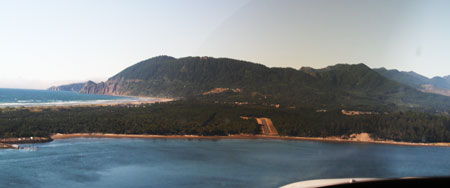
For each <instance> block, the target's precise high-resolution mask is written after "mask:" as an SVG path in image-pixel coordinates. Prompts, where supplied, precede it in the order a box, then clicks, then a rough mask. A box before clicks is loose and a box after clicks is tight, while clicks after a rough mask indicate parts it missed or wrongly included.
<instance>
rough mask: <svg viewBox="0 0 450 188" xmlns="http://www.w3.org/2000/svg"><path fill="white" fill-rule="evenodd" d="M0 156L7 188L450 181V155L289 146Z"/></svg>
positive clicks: (266, 143)
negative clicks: (421, 178) (376, 179)
mask: <svg viewBox="0 0 450 188" xmlns="http://www.w3.org/2000/svg"><path fill="white" fill-rule="evenodd" d="M34 146H36V147H38V151H24V150H0V167H1V168H0V185H2V186H3V187H107V188H112V187H278V186H282V185H285V184H289V183H292V182H296V181H300V180H309V179H317V178H344V177H405V176H443V175H450V157H449V156H450V148H445V147H415V146H393V145H380V144H352V143H327V142H313V141H286V140H262V139H261V140H198V139H192V140H190V139H108V138H75V139H66V140H56V141H53V142H51V143H45V144H36V145H34Z"/></svg>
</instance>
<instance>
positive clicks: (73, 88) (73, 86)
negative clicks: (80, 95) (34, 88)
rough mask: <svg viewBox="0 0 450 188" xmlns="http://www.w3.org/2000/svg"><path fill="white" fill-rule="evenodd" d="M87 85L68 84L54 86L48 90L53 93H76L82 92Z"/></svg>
mask: <svg viewBox="0 0 450 188" xmlns="http://www.w3.org/2000/svg"><path fill="white" fill-rule="evenodd" d="M85 84H86V83H75V84H67V85H62V86H52V87H50V88H48V90H51V91H75V92H80V91H81V89H82V88H83V87H84V85H85Z"/></svg>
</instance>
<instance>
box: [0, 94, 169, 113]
mask: <svg viewBox="0 0 450 188" xmlns="http://www.w3.org/2000/svg"><path fill="white" fill-rule="evenodd" d="M133 98H136V99H138V100H134V101H128V100H117V101H108V102H103V103H67V104H54V105H36V106H34V105H31V106H26V105H24V106H0V110H1V109H8V108H9V109H46V108H71V107H100V106H119V105H141V104H154V103H161V102H170V101H174V100H175V99H173V98H158V97H155V98H153V97H133Z"/></svg>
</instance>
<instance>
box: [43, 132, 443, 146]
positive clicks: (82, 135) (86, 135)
mask: <svg viewBox="0 0 450 188" xmlns="http://www.w3.org/2000/svg"><path fill="white" fill-rule="evenodd" d="M70 138H142V139H210V140H216V139H274V140H304V141H320V142H335V143H361V144H388V145H401V146H434V147H450V143H449V142H440V143H415V142H396V141H389V140H355V139H342V138H337V137H325V138H322V137H294V136H265V135H229V136H199V135H147V134H108V133H72V134H59V133H58V134H54V135H52V136H51V139H53V140H58V139H70Z"/></svg>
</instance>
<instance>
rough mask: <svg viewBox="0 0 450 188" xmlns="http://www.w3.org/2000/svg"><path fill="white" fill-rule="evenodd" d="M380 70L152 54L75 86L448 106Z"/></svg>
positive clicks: (300, 102) (223, 97)
mask: <svg viewBox="0 0 450 188" xmlns="http://www.w3.org/2000/svg"><path fill="white" fill-rule="evenodd" d="M378 72H379V71H378ZM381 74H382V75H383V76H382V75H380V74H379V73H377V72H376V71H374V70H372V69H370V68H369V67H367V66H366V65H364V64H358V65H347V64H339V65H335V66H330V67H327V68H324V69H312V68H302V69H300V70H295V69H292V68H268V67H266V66H264V65H260V64H255V63H251V62H246V61H240V60H234V59H228V58H210V57H185V58H179V59H176V58H173V57H169V56H158V57H154V58H151V59H148V60H145V61H142V62H139V63H137V64H135V65H133V66H131V67H128V68H126V69H125V70H123V71H122V72H120V73H118V74H116V75H115V76H113V77H111V78H110V79H108V80H107V81H106V82H101V83H98V84H96V83H93V82H89V83H86V85H84V86H83V88H82V89H81V90H80V92H81V93H90V94H107V95H133V96H156V97H175V98H179V97H182V98H186V97H194V98H196V99H198V100H204V101H229V102H233V101H234V102H240V103H250V104H252V103H254V104H266V105H273V104H281V105H282V106H285V107H287V106H292V107H295V106H315V107H321V108H331V107H335V108H344V107H348V106H352V107H355V108H356V107H361V108H368V107H370V108H374V109H377V108H400V107H401V108H411V107H413V108H414V107H429V108H436V109H448V108H449V107H450V100H449V99H450V98H449V97H444V96H439V95H433V94H425V93H422V92H420V91H418V90H416V89H415V85H410V84H406V85H405V84H403V82H400V81H392V80H396V79H393V78H392V76H391V77H389V76H386V74H383V73H381ZM410 76H411V77H415V78H416V79H417V80H418V81H417V82H419V81H420V80H423V78H421V77H420V75H414V74H413V73H411V75H410ZM386 77H388V78H390V79H388V78H386ZM391 79H392V80H391ZM406 80H408V79H406ZM221 88H222V89H221ZM226 88H228V89H226ZM232 89H233V90H232ZM210 91H214V92H210ZM217 91H220V92H217Z"/></svg>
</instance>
